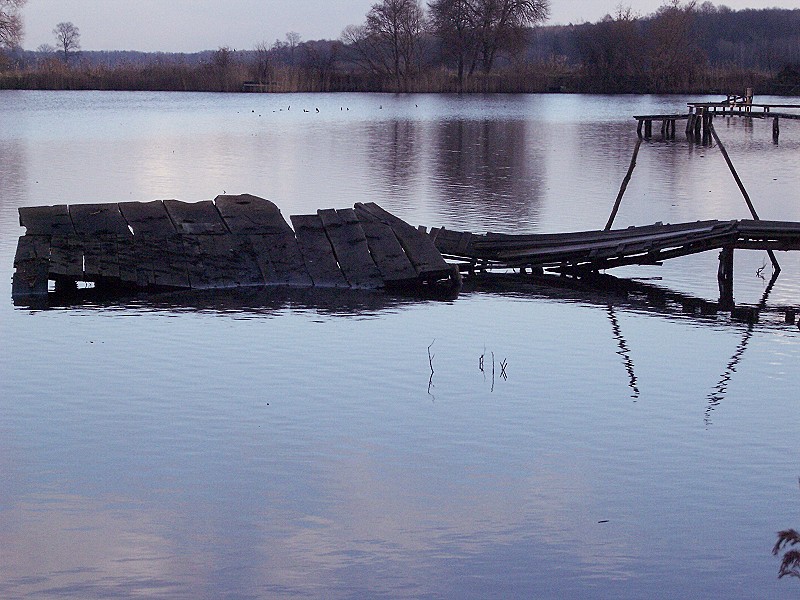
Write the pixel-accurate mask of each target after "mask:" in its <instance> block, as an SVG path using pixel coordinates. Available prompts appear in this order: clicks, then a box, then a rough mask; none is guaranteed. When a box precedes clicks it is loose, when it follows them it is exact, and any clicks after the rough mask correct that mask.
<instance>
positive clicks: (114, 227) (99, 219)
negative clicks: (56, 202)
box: [69, 204, 132, 235]
mask: <svg viewBox="0 0 800 600" xmlns="http://www.w3.org/2000/svg"><path fill="white" fill-rule="evenodd" d="M69 215H70V217H71V218H72V225H73V227H75V233H77V234H78V235H106V234H108V235H132V234H131V231H130V229H128V223H127V221H125V219H124V218H123V217H122V213H121V212H120V211H119V206H118V205H117V204H73V205H71V206H70V207H69Z"/></svg>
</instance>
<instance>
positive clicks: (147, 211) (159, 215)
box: [119, 200, 177, 237]
mask: <svg viewBox="0 0 800 600" xmlns="http://www.w3.org/2000/svg"><path fill="white" fill-rule="evenodd" d="M119 210H120V212H121V213H122V216H123V217H124V218H125V220H126V221H127V223H128V225H130V226H131V228H132V229H133V234H134V235H137V236H149V237H166V236H168V235H174V234H175V233H177V232H176V230H175V226H174V225H173V224H172V220H171V219H170V218H169V215H168V214H167V209H166V208H165V207H164V202H163V201H161V200H153V201H152V202H120V203H119Z"/></svg>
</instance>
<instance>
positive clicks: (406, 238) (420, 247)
mask: <svg viewBox="0 0 800 600" xmlns="http://www.w3.org/2000/svg"><path fill="white" fill-rule="evenodd" d="M355 210H356V214H357V215H358V218H359V219H361V220H377V221H380V222H382V223H385V224H387V225H389V226H390V227H391V228H392V230H393V231H394V233H395V235H396V236H397V239H398V240H399V241H400V244H401V245H402V246H403V250H405V253H406V255H407V256H408V258H409V260H410V261H411V264H412V265H414V269H416V271H417V275H418V276H419V277H421V278H435V277H442V276H447V275H448V274H449V273H450V272H451V271H452V269H451V267H450V265H448V264H447V263H446V262H445V260H444V258H442V255H441V254H440V253H439V251H438V250H437V249H436V246H435V245H434V243H433V241H432V240H431V238H430V237H428V236H427V235H426V234H424V233H422V232H420V231H419V230H417V229H415V228H414V227H412V226H411V225H409V224H408V223H406V222H405V221H403V220H402V219H400V218H398V217H396V216H394V215H393V214H392V213H390V212H387V211H385V210H383V209H382V208H381V207H380V206H378V205H377V204H375V203H374V202H368V203H366V204H362V203H360V202H359V203H357V204H356V208H355Z"/></svg>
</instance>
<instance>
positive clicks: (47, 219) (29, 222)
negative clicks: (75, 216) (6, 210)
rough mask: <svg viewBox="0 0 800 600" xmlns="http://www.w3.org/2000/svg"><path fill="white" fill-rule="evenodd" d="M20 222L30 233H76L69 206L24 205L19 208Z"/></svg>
mask: <svg viewBox="0 0 800 600" xmlns="http://www.w3.org/2000/svg"><path fill="white" fill-rule="evenodd" d="M19 224H20V225H22V226H23V227H25V228H26V230H27V233H28V235H69V234H71V233H75V228H74V227H73V226H72V219H71V218H70V216H69V208H68V207H67V205H66V204H59V205H56V206H23V207H20V208H19Z"/></svg>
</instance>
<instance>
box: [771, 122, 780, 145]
mask: <svg viewBox="0 0 800 600" xmlns="http://www.w3.org/2000/svg"><path fill="white" fill-rule="evenodd" d="M780 135H781V126H780V125H779V124H778V117H774V118H773V119H772V141H773V142H775V143H776V144H777V143H778V138H779V137H780Z"/></svg>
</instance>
